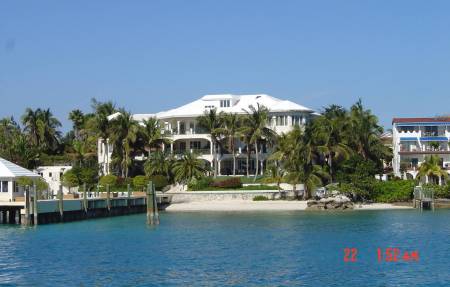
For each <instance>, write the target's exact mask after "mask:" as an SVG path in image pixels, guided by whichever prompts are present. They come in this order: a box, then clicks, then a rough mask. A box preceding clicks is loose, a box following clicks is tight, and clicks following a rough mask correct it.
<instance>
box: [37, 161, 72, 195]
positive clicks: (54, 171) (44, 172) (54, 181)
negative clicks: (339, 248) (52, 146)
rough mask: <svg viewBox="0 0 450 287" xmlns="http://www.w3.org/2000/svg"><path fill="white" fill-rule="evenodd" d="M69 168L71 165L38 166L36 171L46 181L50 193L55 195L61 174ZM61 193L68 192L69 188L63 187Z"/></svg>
mask: <svg viewBox="0 0 450 287" xmlns="http://www.w3.org/2000/svg"><path fill="white" fill-rule="evenodd" d="M71 169H72V167H71V166H39V167H37V168H36V172H37V173H38V174H39V175H40V176H42V178H44V180H45V181H46V182H47V184H48V189H49V190H48V191H49V192H50V194H52V195H57V194H58V191H59V186H60V185H61V184H62V182H61V179H62V176H63V174H64V173H65V172H66V171H68V170H71ZM63 193H64V194H67V193H69V189H68V188H67V187H63Z"/></svg>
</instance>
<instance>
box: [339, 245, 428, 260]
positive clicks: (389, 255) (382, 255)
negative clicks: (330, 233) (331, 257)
mask: <svg viewBox="0 0 450 287" xmlns="http://www.w3.org/2000/svg"><path fill="white" fill-rule="evenodd" d="M376 251H377V252H376V255H377V260H378V262H418V261H419V251H417V250H412V251H409V250H401V249H400V248H393V247H388V248H377V250H376ZM357 261H358V248H354V247H352V248H349V247H347V248H344V262H357Z"/></svg>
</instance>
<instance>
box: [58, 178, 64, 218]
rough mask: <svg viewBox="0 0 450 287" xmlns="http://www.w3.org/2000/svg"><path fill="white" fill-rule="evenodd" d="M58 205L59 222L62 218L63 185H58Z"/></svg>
mask: <svg viewBox="0 0 450 287" xmlns="http://www.w3.org/2000/svg"><path fill="white" fill-rule="evenodd" d="M58 207H59V218H60V220H61V222H63V220H64V196H63V187H62V185H60V186H59V190H58Z"/></svg>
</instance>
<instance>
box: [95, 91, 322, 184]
mask: <svg viewBox="0 0 450 287" xmlns="http://www.w3.org/2000/svg"><path fill="white" fill-rule="evenodd" d="M258 104H259V105H261V106H265V107H266V108H268V109H269V117H270V121H269V127H270V128H271V129H272V130H274V131H275V132H276V133H278V134H281V133H286V132H289V131H290V130H291V129H292V128H293V127H294V126H295V125H299V126H304V125H305V124H306V123H307V122H308V121H309V120H310V119H311V118H312V117H314V116H315V115H317V114H316V113H315V112H314V111H313V110H312V109H309V108H307V107H304V106H302V105H299V104H296V103H294V102H291V101H288V100H281V99H278V98H274V97H272V96H269V95H266V94H257V95H231V94H225V95H206V96H203V97H202V98H200V99H198V100H196V101H193V102H191V103H188V104H186V105H183V106H181V107H178V108H175V109H171V110H168V111H163V112H159V113H156V114H135V115H133V118H134V119H135V120H136V121H138V122H142V121H143V120H146V119H148V118H151V117H154V118H156V119H158V121H159V124H160V126H161V127H162V129H163V132H164V134H165V135H167V136H168V137H169V139H171V144H170V145H166V146H163V147H162V148H163V149H164V150H170V152H171V153H173V154H174V155H175V156H180V155H182V154H183V153H186V152H195V153H196V154H198V155H199V156H200V158H202V159H203V160H205V161H206V162H207V163H208V164H209V165H211V164H212V162H213V160H214V159H213V156H214V154H213V147H212V144H211V137H210V135H209V134H208V133H207V131H206V130H204V129H202V128H201V127H200V126H199V125H198V123H197V118H198V117H199V116H201V115H204V113H205V112H207V111H209V110H211V109H216V111H217V113H220V112H225V113H236V114H245V113H246V111H249V106H251V105H253V106H254V107H257V105H258ZM115 116H117V115H111V116H110V119H113V118H114V117H115ZM112 148H113V147H112V145H111V143H110V142H109V140H108V139H106V140H103V139H99V142H98V160H99V165H100V167H101V168H102V171H103V174H108V173H109V172H110V168H109V166H110V162H111V155H112ZM247 149H249V150H250V154H251V156H250V161H249V170H250V173H253V174H254V173H255V171H256V168H255V165H256V160H255V150H254V148H253V146H247V145H246V144H245V143H244V142H242V141H240V140H238V141H237V143H236V150H235V153H236V156H237V161H236V174H241V175H243V174H245V173H246V169H247V167H246V164H247V161H246V157H247ZM268 149H269V147H268V146H266V145H265V144H264V143H262V144H261V146H260V147H259V148H258V153H259V155H258V156H259V164H260V168H259V170H260V172H261V173H262V172H263V170H264V167H265V162H266V159H267V156H268ZM216 151H217V152H216V153H215V154H216V155H215V156H217V164H218V173H219V175H230V174H233V156H232V152H231V151H228V150H223V149H221V148H220V146H219V145H218V146H217V147H216ZM140 158H141V159H145V158H143V157H140Z"/></svg>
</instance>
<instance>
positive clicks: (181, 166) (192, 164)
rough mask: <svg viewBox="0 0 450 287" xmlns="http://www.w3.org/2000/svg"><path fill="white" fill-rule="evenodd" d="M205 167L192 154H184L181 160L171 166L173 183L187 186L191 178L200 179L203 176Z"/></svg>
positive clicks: (201, 161)
mask: <svg viewBox="0 0 450 287" xmlns="http://www.w3.org/2000/svg"><path fill="white" fill-rule="evenodd" d="M206 171H207V167H206V165H205V162H204V161H203V160H201V159H199V158H198V157H197V155H196V154H194V153H185V154H183V156H182V157H181V159H179V160H177V161H176V162H175V163H174V165H173V173H174V175H175V181H176V182H179V183H182V184H187V183H188V182H189V181H190V180H191V179H193V178H201V177H202V176H204V175H205V173H206Z"/></svg>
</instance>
